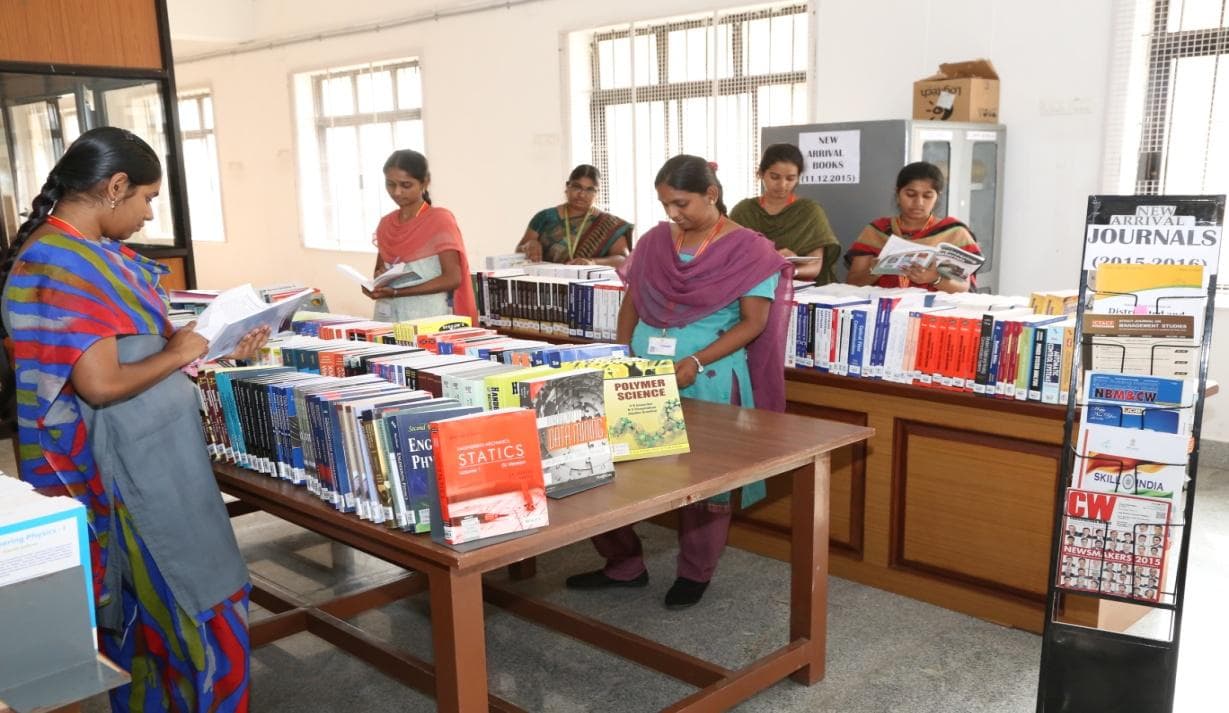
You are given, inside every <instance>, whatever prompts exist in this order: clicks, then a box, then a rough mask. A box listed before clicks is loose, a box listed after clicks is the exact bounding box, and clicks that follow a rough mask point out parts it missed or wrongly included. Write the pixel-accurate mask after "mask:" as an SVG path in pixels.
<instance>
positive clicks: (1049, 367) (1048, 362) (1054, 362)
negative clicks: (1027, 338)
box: [1041, 305, 1063, 404]
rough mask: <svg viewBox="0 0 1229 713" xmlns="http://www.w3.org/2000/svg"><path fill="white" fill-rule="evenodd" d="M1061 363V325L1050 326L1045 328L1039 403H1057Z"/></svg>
mask: <svg viewBox="0 0 1229 713" xmlns="http://www.w3.org/2000/svg"><path fill="white" fill-rule="evenodd" d="M1060 306H1061V305H1060ZM1062 361H1063V328H1062V325H1050V326H1049V327H1047V328H1046V337H1045V351H1044V357H1043V364H1044V367H1043V370H1042V374H1041V401H1042V402H1043V403H1047V404H1056V403H1058V380H1059V379H1060V378H1061V376H1062V368H1063V364H1062Z"/></svg>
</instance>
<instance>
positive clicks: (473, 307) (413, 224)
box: [363, 150, 478, 324]
mask: <svg viewBox="0 0 1229 713" xmlns="http://www.w3.org/2000/svg"><path fill="white" fill-rule="evenodd" d="M430 183H431V174H430V172H429V171H428V170H427V157H426V156H423V155H422V154H420V153H418V152H417V151H410V150H402V151H394V152H393V153H392V155H391V156H389V157H388V160H387V161H385V162H384V187H385V188H386V189H387V190H388V196H389V197H390V198H392V199H393V202H394V203H396V204H397V210H395V211H393V212H391V213H389V214H388V215H386V216H384V217H383V218H381V219H380V225H379V226H378V227H377V228H376V238H375V244H376V247H377V248H379V253H380V254H379V256H378V257H377V258H376V266H375V275H377V276H378V275H380V274H381V273H383V272H385V271H387V270H388V269H389V268H391V267H393V266H397V265H404V267H405V268H406V269H407V270H408V272H407V273H406V274H405V275H404V276H402V277H399V278H397V279H396V280H394V281H393V282H391V283H389V284H387V285H383V286H380V287H377V288H376V289H374V290H367V289H365V288H364V289H363V293H364V294H366V295H367V296H368V297H370V298H371V299H373V300H375V301H376V306H375V318H376V319H378V320H381V321H384V322H403V321H405V320H408V319H417V318H419V317H434V316H436V315H441V314H460V315H468V316H469V317H470V318H471V319H473V320H474V323H475V324H476V323H477V320H478V308H477V304H476V303H475V301H474V289H473V285H472V284H471V283H470V280H469V261H468V260H467V259H466V256H465V243H464V242H463V241H462V240H461V230H460V229H459V228H458V227H457V221H456V218H454V217H453V215H452V213H451V212H450V211H449V210H447V209H445V208H437V207H435V206H433V205H431V194H430V193H429V192H428V190H427V188H428V186H429V185H430Z"/></svg>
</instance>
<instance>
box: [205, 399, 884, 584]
mask: <svg viewBox="0 0 1229 713" xmlns="http://www.w3.org/2000/svg"><path fill="white" fill-rule="evenodd" d="M683 413H684V418H685V419H686V422H687V436H688V440H689V442H690V444H691V452H690V453H687V454H683V455H676V456H665V457H659V458H649V459H645V460H638V461H629V462H625V463H619V464H617V465H616V468H615V473H616V474H615V478H614V481H613V482H612V483H609V484H607V485H602V486H599V487H597V488H594V489H592V490H588V491H585V492H582V493H577V494H576V495H572V496H569V497H566V498H562V499H558V500H551V501H550V525H549V526H548V527H546V528H543V529H542V530H539V531H537V532H534V533H532V534H529V535H526V536H523V537H519V538H515V539H512V540H507V541H504V542H500V543H497V544H493V545H490V546H487V547H482V548H479V549H475V550H472V551H469V552H458V551H456V550H453V549H452V548H450V547H446V546H444V545H439V544H436V543H434V542H432V541H431V538H430V537H429V536H428V535H425V534H423V535H414V534H409V533H405V532H401V531H399V530H391V529H388V528H386V527H384V526H383V525H377V524H374V523H371V522H367V521H364V520H361V519H359V518H358V517H357V516H355V515H353V514H345V513H340V512H338V511H336V510H334V509H333V508H332V507H330V506H329V505H326V504H325V503H323V502H322V501H320V500H319V499H318V498H316V497H315V496H314V495H312V494H310V493H308V492H307V490H306V489H304V488H302V487H298V486H295V485H292V484H290V483H287V482H285V481H282V480H276V479H274V478H270V477H268V476H266V475H262V474H259V473H255V472H252V471H248V470H244V469H242V468H238V467H235V466H232V465H228V464H222V463H215V464H214V471H215V473H216V474H217V478H218V482H219V484H220V485H221V486H222V489H223V490H224V491H226V492H228V493H230V494H232V495H235V496H236V497H239V498H241V499H243V500H246V501H248V502H251V503H253V504H257V505H259V506H260V507H261V508H262V509H265V510H268V511H271V512H273V514H275V515H279V516H281V517H284V518H286V519H289V520H291V521H297V522H298V523H299V524H303V525H305V526H307V527H313V525H319V524H326V525H327V526H328V528H327V529H333V530H335V529H336V528H344V529H345V530H346V531H347V535H348V537H349V538H356V539H360V540H362V541H363V542H364V543H365V544H370V545H373V546H374V549H376V550H384V551H390V552H393V551H395V552H403V553H405V554H407V555H409V556H410V557H412V558H414V559H420V560H423V561H425V562H429V563H433V564H435V565H438V566H441V567H447V568H450V569H455V570H458V571H471V572H472V571H478V572H486V571H489V570H492V569H496V568H498V567H502V566H505V565H509V564H512V563H514V562H518V561H520V560H523V559H525V558H527V557H533V556H536V555H539V554H542V553H544V552H549V551H551V550H554V549H558V548H559V547H563V546H564V545H568V544H571V543H573V542H577V541H579V540H583V539H585V538H588V537H592V536H593V535H597V534H600V533H602V532H606V531H608V530H612V529H614V528H616V527H620V526H623V525H628V524H631V523H634V522H639V521H640V520H644V519H646V518H649V517H652V516H654V515H659V514H661V513H664V512H669V511H670V510H674V509H676V508H679V507H682V506H683V505H687V504H689V503H692V502H696V501H699V500H703V499H705V498H708V497H711V496H713V495H717V494H719V493H724V492H726V491H729V490H733V489H735V488H738V487H741V486H743V485H747V484H748V483H753V482H755V481H757V480H761V479H763V478H764V477H765V476H770V475H777V474H779V473H784V472H788V471H790V470H793V469H794V468H797V467H799V466H802V465H805V464H807V463H809V462H811V461H813V460H814V459H815V458H816V457H818V456H820V455H822V454H824V453H827V452H830V451H832V450H835V449H837V448H841V447H843V446H847V445H850V444H853V443H857V442H859V441H862V440H865V439H867V438H869V437H870V436H872V435H873V434H874V429H871V428H866V427H863V426H853V425H849V424H844V423H837V422H833V421H824V420H820V419H815V418H810V417H806V416H795V415H791V414H780V413H772V412H769V411H760V410H755V409H742V408H737V407H734V406H726V405H722V404H714V403H708V402H704V401H694V400H690V399H685V400H684V401H683ZM823 516H824V517H826V516H827V513H824V514H823ZM317 529H318V528H317Z"/></svg>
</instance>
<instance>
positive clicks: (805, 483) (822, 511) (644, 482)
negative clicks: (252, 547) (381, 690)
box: [215, 401, 874, 711]
mask: <svg viewBox="0 0 1229 713" xmlns="http://www.w3.org/2000/svg"><path fill="white" fill-rule="evenodd" d="M683 410H684V415H685V418H686V421H687V433H688V438H689V440H690V442H691V453H689V454H686V455H682V456H672V457H666V458H655V459H650V460H642V461H634V462H629V463H620V464H619V465H618V466H617V475H616V476H615V479H614V482H613V483H611V484H609V485H604V486H601V487H599V488H595V489H593V490H589V491H586V492H583V493H580V494H577V495H573V496H571V497H568V498H565V499H562V500H552V501H551V502H550V526H549V527H547V528H544V529H543V530H541V531H539V532H536V533H533V534H531V535H528V536H525V537H521V538H518V539H514V540H509V541H506V542H502V543H499V544H495V545H491V546H489V547H484V548H481V549H478V550H474V551H471V552H465V553H461V552H457V551H455V550H453V549H451V548H448V547H445V546H443V545H439V544H436V543H434V542H432V541H431V540H430V538H429V537H427V536H426V535H409V534H406V533H402V532H399V531H394V530H389V529H387V528H385V527H383V526H381V525H375V524H372V523H369V522H364V521H362V520H360V519H358V518H357V517H355V516H353V515H346V514H342V513H339V512H337V511H335V510H333V509H332V508H331V507H330V506H328V505H325V504H324V503H322V502H321V501H320V500H318V499H317V498H316V497H314V496H312V495H311V494H309V493H308V492H307V491H305V490H304V489H302V488H299V487H295V486H293V485H291V484H289V483H286V482H285V481H279V480H274V479H271V478H269V477H267V476H264V475H260V474H257V473H253V472H250V471H246V470H242V469H239V468H236V467H234V466H229V465H221V464H219V465H216V466H215V472H216V474H217V478H218V483H219V485H220V486H221V489H222V490H223V492H226V493H228V494H230V495H233V496H235V497H237V498H239V501H240V503H238V504H234V505H236V506H237V507H235V508H232V511H233V512H241V511H243V509H244V508H245V507H246V509H253V508H256V509H260V510H264V511H266V512H268V513H271V514H273V515H276V516H278V517H280V518H283V519H285V520H288V521H290V522H293V523H295V524H297V525H300V526H302V527H305V528H307V529H310V530H314V531H316V532H318V533H320V534H323V535H325V536H326V537H329V538H332V539H334V540H336V541H338V542H341V543H344V544H346V545H349V546H351V547H354V548H356V549H359V550H362V551H363V552H367V553H369V554H371V555H374V556H376V557H379V558H380V559H383V560H386V561H388V562H391V563H393V564H396V565H400V566H402V567H405V568H406V569H410V570H413V571H414V572H415V573H416V574H410V575H408V576H407V577H405V578H402V579H399V580H397V581H395V582H392V583H389V584H384V585H381V586H378V587H374V588H372V589H369V590H366V591H363V592H359V593H357V594H351V595H348V596H345V597H341V598H339V599H334V600H332V601H330V602H327V603H324V604H319V605H315V606H313V605H310V604H308V603H306V602H304V601H303V600H302V599H301V598H299V597H298V596H297V595H295V594H293V593H290V592H286V591H284V590H280V588H278V587H277V586H276V585H272V584H271V583H267V582H264V581H261V580H260V578H255V581H254V584H255V587H254V589H253V593H252V600H253V601H254V602H256V603H257V604H259V605H261V606H263V607H265V608H267V609H269V610H270V611H272V612H273V615H272V616H271V617H269V618H267V619H265V620H262V621H260V622H257V623H255V624H254V625H253V626H252V631H251V641H252V645H253V646H260V645H263V644H267V643H270V642H272V641H275V640H277V639H280V638H282V637H285V636H289V635H291V634H294V633H298V632H301V631H309V632H311V633H313V634H316V635H317V636H320V637H321V638H324V639H325V640H327V641H329V642H330V643H332V644H334V645H336V646H339V647H340V648H343V649H344V650H346V651H348V652H350V653H351V654H353V655H355V656H358V657H359V658H361V659H363V660H365V661H367V662H368V663H371V664H372V665H374V666H376V667H377V668H378V669H379V670H381V671H383V672H384V673H386V674H388V675H390V676H391V677H393V678H396V679H397V680H400V681H402V682H403V683H406V684H407V685H410V686H412V687H414V688H416V689H419V690H422V691H424V692H426V693H434V695H435V698H436V701H437V704H438V707H439V710H440V711H484V710H488V709H493V710H498V711H521V710H522V709H521V708H518V707H517V706H515V705H513V704H511V703H508V702H507V701H504V700H501V699H499V698H496V697H494V696H490V695H489V694H488V691H487V668H486V648H485V647H486V643H485V639H484V624H483V600H484V597H485V599H486V601H488V602H490V603H492V604H495V605H497V606H501V607H504V608H505V609H507V610H509V611H511V612H512V613H514V614H516V615H518V616H520V617H522V618H525V619H527V620H530V621H533V622H535V623H538V624H541V625H543V626H547V627H550V628H552V629H555V630H557V631H560V632H562V633H565V634H567V635H569V636H572V637H574V638H577V639H579V640H582V641H585V642H587V643H590V644H592V645H595V646H598V647H601V648H603V649H606V650H607V651H610V652H612V653H615V654H618V655H620V656H622V657H624V658H627V659H629V660H631V661H634V662H636V663H639V664H641V665H643V666H646V667H649V668H652V669H655V670H657V671H660V672H662V673H665V674H667V675H670V676H672V677H674V678H677V679H679V680H681V681H684V682H686V683H689V684H691V685H693V686H696V687H697V688H698V689H699V690H698V691H696V692H695V693H694V694H692V695H691V696H689V697H687V698H685V699H683V700H682V701H679V702H678V703H676V704H675V705H673V706H671V707H669V708H667V709H666V710H670V711H717V710H726V709H728V708H729V707H731V706H733V705H735V704H736V703H738V702H739V701H743V700H746V699H747V698H750V697H751V696H753V695H755V694H756V693H758V692H759V691H762V690H763V689H765V688H768V687H769V686H771V685H773V684H774V683H776V682H777V681H780V680H782V679H784V678H786V677H792V678H793V679H794V680H795V681H798V682H800V683H804V684H807V685H810V684H813V683H815V682H817V681H819V680H820V679H822V678H823V676H824V657H825V650H826V649H825V647H826V616H827V593H828V592H827V575H828V546H827V544H828V488H829V455H828V454H829V453H830V452H831V451H833V450H835V449H838V448H842V447H844V446H848V445H851V444H853V443H857V442H860V441H863V440H865V439H867V438H869V437H870V436H872V435H873V434H874V431H873V430H872V429H869V428H865V427H862V426H853V425H847V424H843V423H836V422H831V421H823V420H818V419H814V418H806V417H801V416H795V415H790V414H777V413H770V412H766V411H755V410H750V409H739V408H735V407H733V406H724V405H720V404H711V403H705V402H698V401H684V409H683ZM786 473H789V474H791V475H790V478H789V480H790V482H791V485H792V488H791V490H792V498H791V502H792V515H791V522H790V526H791V527H790V531H791V533H792V534H791V558H790V575H791V576H790V581H791V583H790V637H789V641H788V642H787V643H786V644H785V646H783V647H782V648H780V649H777V650H776V651H773V652H772V653H770V654H768V655H766V656H764V657H763V658H760V659H759V660H757V661H755V662H753V663H751V664H750V665H748V666H746V667H744V668H742V669H739V670H728V669H726V668H724V667H721V666H717V665H715V664H712V663H709V662H706V661H702V660H700V659H697V658H695V657H692V656H689V655H687V654H684V653H682V652H680V651H676V650H674V649H670V648H668V647H666V646H663V645H661V644H658V643H656V642H653V641H650V640H648V639H646V638H643V637H640V636H638V635H636V634H632V633H630V632H626V631H622V630H620V629H617V628H615V627H612V626H610V625H608V624H605V623H602V622H599V621H597V620H595V619H591V618H589V617H585V616H583V615H579V614H576V613H573V612H570V611H567V610H564V609H562V608H560V607H557V606H555V605H552V604H549V603H546V602H543V601H539V600H533V599H528V598H525V597H523V596H522V595H520V594H518V593H516V592H514V591H511V590H509V589H506V588H504V587H502V586H500V585H498V584H496V583H494V582H487V583H485V584H484V583H483V578H482V575H483V574H484V573H486V572H490V571H492V570H496V569H498V568H501V567H505V566H509V567H511V568H512V572H513V576H527V575H529V574H532V563H533V559H532V558H534V557H535V556H537V555H540V554H543V553H546V552H549V551H551V550H554V549H558V548H560V547H563V546H565V545H569V544H572V543H574V542H578V541H580V540H584V539H586V538H589V537H592V536H593V535H597V534H600V533H602V532H606V531H609V530H612V529H615V528H617V527H621V526H623V525H629V524H632V523H635V522H639V521H641V520H644V519H646V518H649V517H652V516H654V515H658V514H661V513H665V512H669V511H671V510H674V509H676V508H679V507H681V506H683V505H686V504H688V503H693V502H696V501H699V500H703V499H705V498H708V497H710V496H713V495H717V494H719V493H723V492H726V491H728V490H732V489H734V488H737V487H740V486H742V485H746V484H748V483H752V482H755V481H757V480H760V479H763V478H766V477H771V476H775V475H782V474H786ZM424 579H425V581H424ZM423 589H429V590H430V601H431V628H432V635H433V638H434V650H435V663H434V666H432V665H430V664H427V663H426V662H423V661H421V660H419V659H416V658H414V657H412V656H410V655H409V654H407V653H405V652H403V651H400V650H397V649H395V648H393V647H390V646H388V645H387V644H386V643H384V642H382V641H379V640H377V639H375V638H374V637H371V636H369V635H367V634H365V633H364V632H362V631H361V630H359V629H358V628H356V627H354V626H353V625H351V624H349V623H348V622H346V621H345V619H346V618H349V617H352V616H354V615H356V614H358V613H359V612H362V611H365V610H367V609H371V608H374V607H378V606H382V605H384V604H388V603H390V602H393V601H396V600H397V599H400V598H402V597H405V596H408V595H410V594H412V593H415V592H418V591H422V590H423Z"/></svg>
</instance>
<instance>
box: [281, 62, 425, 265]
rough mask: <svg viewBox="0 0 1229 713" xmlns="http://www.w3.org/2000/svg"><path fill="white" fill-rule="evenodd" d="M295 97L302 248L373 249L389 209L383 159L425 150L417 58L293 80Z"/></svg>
mask: <svg viewBox="0 0 1229 713" xmlns="http://www.w3.org/2000/svg"><path fill="white" fill-rule="evenodd" d="M294 95H295V107H296V110H295V114H296V119H297V124H298V127H297V129H298V131H297V133H298V157H299V200H300V215H301V217H302V221H301V222H302V226H303V227H302V230H303V242H304V244H305V245H306V246H307V247H309V248H323V249H330V250H359V251H374V250H375V246H374V245H372V235H373V233H374V232H375V228H376V224H377V223H378V222H379V220H380V216H381V215H383V214H384V213H387V212H388V211H390V210H392V209H393V205H392V203H391V202H390V201H389V199H388V196H387V194H386V193H385V191H384V175H383V173H382V172H381V169H382V168H383V166H384V161H385V160H386V159H387V158H388V155H389V154H391V153H392V152H393V151H394V150H397V149H414V150H415V151H423V143H424V142H423V124H422V75H421V71H420V68H419V66H418V60H416V59H398V60H390V61H385V62H377V63H371V64H365V65H362V66H356V67H339V68H334V69H327V70H322V71H318V72H305V73H302V74H296V75H295V76H294Z"/></svg>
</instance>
